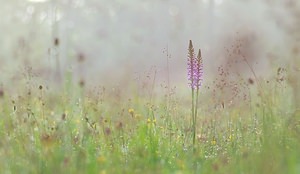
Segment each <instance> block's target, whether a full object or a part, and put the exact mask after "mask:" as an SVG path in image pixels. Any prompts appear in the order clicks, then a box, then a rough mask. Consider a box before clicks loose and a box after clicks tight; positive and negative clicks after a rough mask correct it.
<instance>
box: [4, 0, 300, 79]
mask: <svg viewBox="0 0 300 174" xmlns="http://www.w3.org/2000/svg"><path fill="white" fill-rule="evenodd" d="M0 3H1V6H0V15H1V16H2V17H1V18H0V71H1V75H0V81H1V80H2V81H3V82H4V81H7V80H9V79H18V78H19V77H18V76H20V74H21V73H22V71H24V67H25V66H31V67H32V68H33V70H34V71H35V72H36V74H37V76H40V77H43V78H46V79H47V78H51V79H52V78H53V76H55V71H57V67H56V65H57V62H56V56H58V59H59V69H60V73H61V74H63V73H65V72H67V71H71V72H72V74H73V76H74V77H75V78H85V79H87V80H88V81H89V82H99V83H101V82H103V81H105V80H107V79H110V81H116V82H117V81H118V80H119V79H120V78H124V77H126V78H127V77H128V78H129V79H130V78H132V77H131V76H130V75H133V76H135V75H136V74H143V73H144V72H145V71H148V70H150V69H151V67H152V66H155V68H156V69H157V71H158V76H159V77H161V78H164V76H165V72H166V57H167V56H166V54H165V53H164V50H165V49H166V48H168V51H169V54H170V55H171V59H170V60H169V61H170V74H171V80H172V81H174V83H176V82H184V83H186V70H185V66H186V55H187V47H188V41H189V40H190V39H192V40H193V42H194V46H195V49H196V50H197V49H198V48H201V49H202V53H203V59H204V63H205V71H206V74H207V75H212V74H214V73H215V72H216V68H217V67H218V66H219V65H221V64H223V63H224V62H226V59H227V57H228V55H227V56H226V55H225V54H226V50H227V49H231V47H232V46H235V45H236V41H237V40H241V42H242V44H243V46H244V47H245V48H244V49H245V51H246V52H247V51H248V52H251V53H249V57H251V58H250V59H251V62H252V63H253V65H255V66H257V69H258V72H259V71H261V70H268V68H270V66H269V64H270V57H272V60H273V59H275V60H274V62H275V63H274V62H273V63H274V64H275V65H276V64H278V65H280V64H282V63H284V62H287V60H288V59H289V57H290V56H289V54H290V51H291V48H293V47H296V46H297V45H298V46H299V38H298V40H297V37H299V32H298V34H297V31H299V18H300V15H299V14H300V3H299V2H298V1H297V0H287V1H280V0H272V1H270V0H186V1H182V0H144V1H140V0H128V1H124V0H52V1H50V0H48V1H47V0H27V1H24V0H10V1H7V0H0ZM297 22H298V23H297ZM297 26H298V29H297ZM54 38H58V39H59V44H58V47H57V48H56V47H54V46H53V43H54V41H53V40H54ZM247 54H248V53H247ZM80 55H81V57H84V61H83V62H81V63H80V62H78V61H77V60H78V57H80ZM124 74H126V76H124Z"/></svg>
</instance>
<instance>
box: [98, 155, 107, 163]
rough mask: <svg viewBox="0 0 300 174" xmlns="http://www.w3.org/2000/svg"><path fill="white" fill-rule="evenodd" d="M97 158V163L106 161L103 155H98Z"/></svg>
mask: <svg viewBox="0 0 300 174" xmlns="http://www.w3.org/2000/svg"><path fill="white" fill-rule="evenodd" d="M97 160H98V162H99V163H104V162H105V161H106V159H105V157H104V156H99V157H98V158H97Z"/></svg>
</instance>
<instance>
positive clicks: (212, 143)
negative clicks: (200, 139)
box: [211, 137, 217, 146]
mask: <svg viewBox="0 0 300 174" xmlns="http://www.w3.org/2000/svg"><path fill="white" fill-rule="evenodd" d="M216 144H217V140H216V138H215V137H213V139H212V140H211V145H213V146H214V145H216Z"/></svg>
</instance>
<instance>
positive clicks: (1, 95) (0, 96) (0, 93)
mask: <svg viewBox="0 0 300 174" xmlns="http://www.w3.org/2000/svg"><path fill="white" fill-rule="evenodd" d="M3 96H4V91H3V89H0V98H2V97H3Z"/></svg>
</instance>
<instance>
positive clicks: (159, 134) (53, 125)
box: [0, 71, 300, 174]
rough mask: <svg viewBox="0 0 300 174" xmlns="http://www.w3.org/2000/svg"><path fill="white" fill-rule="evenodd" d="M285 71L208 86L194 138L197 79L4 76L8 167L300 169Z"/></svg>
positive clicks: (4, 160) (2, 152) (3, 156)
mask: <svg viewBox="0 0 300 174" xmlns="http://www.w3.org/2000/svg"><path fill="white" fill-rule="evenodd" d="M279 74H281V75H282V73H278V72H277V74H276V71H275V72H274V76H273V77H271V78H270V79H238V78H235V79H231V80H227V84H228V85H227V84H224V83H223V84H222V82H224V81H222V78H218V79H219V80H215V81H211V82H207V85H205V86H202V87H201V90H200V95H199V106H198V118H197V127H196V142H195V145H194V147H193V141H192V130H191V109H190V108H191V97H190V88H189V87H188V85H187V86H186V88H184V87H183V88H180V90H179V89H175V88H173V87H171V86H168V85H165V86H164V85H162V86H160V87H158V88H161V89H158V90H154V86H155V85H154V80H153V79H154V78H153V77H151V78H152V79H148V82H149V83H148V85H143V84H138V85H131V87H114V88H109V87H105V86H101V87H98V88H94V89H92V90H88V89H86V88H85V86H84V82H81V83H79V84H78V85H74V84H73V82H72V81H71V80H69V81H66V82H65V83H64V84H63V85H62V86H63V87H61V90H53V89H51V88H50V87H49V88H48V87H46V86H44V84H38V83H37V82H36V81H35V79H34V78H25V79H24V82H23V85H20V86H17V87H15V88H16V89H17V90H16V91H17V92H15V93H13V94H10V93H9V92H6V91H8V90H5V89H6V88H5V85H4V87H1V90H0V114H1V116H0V173H5V174H6V173H7V174H9V173H28V174H34V173H99V174H104V173H178V174H179V173H222V174H224V173H228V174H231V173H236V174H247V173H253V174H254V173H255V174H256V173H273V174H274V173H278V174H283V173H289V174H292V173H294V174H298V173H300V149H299V147H300V146H299V145H300V134H299V131H300V128H299V117H300V115H299V111H297V110H295V109H294V108H295V103H294V102H293V95H294V94H293V91H292V89H291V87H290V86H289V85H288V83H287V81H286V79H285V78H284V77H282V78H280V79H279V78H278V76H279ZM220 77H224V74H222V73H221V74H220ZM133 83H134V84H136V83H135V82H133ZM129 84H130V83H129ZM58 91H59V92H58ZM157 91H160V92H157ZM225 94H226V95H225Z"/></svg>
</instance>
